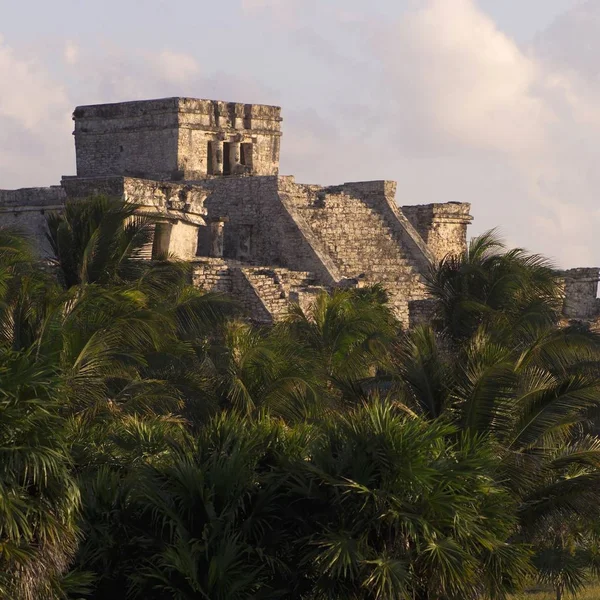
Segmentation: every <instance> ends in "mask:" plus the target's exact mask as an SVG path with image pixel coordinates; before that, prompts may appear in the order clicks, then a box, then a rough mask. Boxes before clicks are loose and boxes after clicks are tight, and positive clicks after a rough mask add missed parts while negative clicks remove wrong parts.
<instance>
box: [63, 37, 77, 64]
mask: <svg viewBox="0 0 600 600" xmlns="http://www.w3.org/2000/svg"><path fill="white" fill-rule="evenodd" d="M63 54H64V59H65V62H66V63H67V64H68V65H74V64H75V63H76V62H77V59H78V58H79V46H78V45H77V44H76V43H75V42H73V41H71V40H67V41H66V42H65V48H64V53H63Z"/></svg>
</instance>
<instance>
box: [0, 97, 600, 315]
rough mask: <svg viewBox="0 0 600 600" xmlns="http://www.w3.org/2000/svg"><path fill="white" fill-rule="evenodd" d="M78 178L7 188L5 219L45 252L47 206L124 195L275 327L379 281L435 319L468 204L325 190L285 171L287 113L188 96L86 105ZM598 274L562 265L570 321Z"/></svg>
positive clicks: (389, 188) (212, 280)
mask: <svg viewBox="0 0 600 600" xmlns="http://www.w3.org/2000/svg"><path fill="white" fill-rule="evenodd" d="M73 120H74V121H75V131H74V136H75V147H76V157H77V175H76V176H64V177H63V179H62V182H61V185H60V186H53V187H49V188H28V189H20V190H0V225H16V226H19V227H21V228H22V229H25V230H26V231H28V232H30V233H31V234H32V235H33V236H34V237H35V239H36V240H37V243H38V246H39V250H40V253H41V254H42V255H48V254H49V252H50V249H49V247H48V245H47V243H46V241H45V234H44V227H45V213H46V212H48V211H56V210H61V208H62V206H63V205H64V202H65V199H66V198H73V199H77V198H85V197H87V196H89V195H91V194H96V193H102V194H107V195H110V196H117V197H122V198H124V199H126V200H128V201H130V202H133V203H135V204H137V205H138V206H139V207H140V212H143V213H147V214H151V215H153V216H154V217H155V218H157V223H156V226H155V228H154V234H153V235H154V238H153V242H152V243H151V244H150V245H149V246H148V248H146V249H145V250H144V252H143V253H142V256H144V257H147V258H148V259H151V258H152V257H153V256H158V255H159V254H162V253H164V252H168V253H170V254H172V255H173V256H176V257H178V258H180V259H183V260H187V261H190V262H191V263H192V265H193V281H194V284H195V285H198V286H200V287H202V288H205V289H208V290H216V291H219V292H225V293H229V294H233V295H234V296H235V297H236V298H238V299H240V300H241V301H242V303H243V304H244V305H245V306H246V308H247V309H248V311H249V312H250V314H251V316H252V317H253V318H254V319H255V320H256V321H260V322H265V323H271V322H273V321H275V320H278V319H281V318H282V317H284V316H285V315H286V313H287V311H288V310H289V307H290V305H291V303H298V304H300V306H303V307H305V306H307V305H309V304H310V303H311V302H312V300H313V299H314V297H315V295H316V294H318V293H320V292H321V291H322V290H324V289H327V290H331V289H333V288H335V287H351V286H362V285H365V284H371V283H381V284H382V285H383V286H385V288H386V289H387V291H388V294H389V296H390V301H391V304H392V306H393V308H394V310H395V312H396V314H397V315H398V317H399V318H400V319H401V320H402V322H403V323H404V324H405V325H407V326H409V325H411V324H413V323H415V322H417V321H419V320H422V319H425V318H427V316H428V315H429V314H430V311H431V307H430V302H429V301H428V299H427V293H426V289H425V281H424V276H425V275H426V273H427V272H428V270H429V268H430V266H431V265H432V264H433V263H434V262H435V261H437V260H440V259H441V258H443V257H444V256H446V255H447V254H457V253H460V252H462V251H463V250H464V249H465V248H466V234H467V225H468V224H469V223H470V222H471V220H472V217H471V216H470V214H469V209H470V205H469V204H467V203H456V202H449V203H444V204H427V205H414V206H403V207H398V206H397V205H396V202H395V193H396V183H395V182H393V181H368V182H353V183H344V184H342V185H337V186H329V187H321V186H318V185H306V184H300V183H296V182H295V180H294V178H293V177H291V176H281V175H279V150H280V140H281V109H280V108H279V107H276V106H264V105H257V104H237V103H229V102H220V101H215V100H197V99H193V98H165V99H162V100H147V101H139V102H122V103H118V104H100V105H91V106H79V107H77V108H76V109H75V111H74V113H73ZM598 279H599V270H598V269H572V270H570V271H567V272H566V273H565V296H566V300H565V316H566V317H567V318H571V319H586V320H591V319H593V318H595V317H596V315H597V313H598V301H597V300H596V291H597V285H598Z"/></svg>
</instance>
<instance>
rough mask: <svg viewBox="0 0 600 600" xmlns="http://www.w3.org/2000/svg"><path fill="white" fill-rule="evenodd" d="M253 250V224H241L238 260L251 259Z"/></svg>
mask: <svg viewBox="0 0 600 600" xmlns="http://www.w3.org/2000/svg"><path fill="white" fill-rule="evenodd" d="M251 252H252V225H240V229H239V237H238V244H237V252H236V254H237V258H238V260H250V257H251Z"/></svg>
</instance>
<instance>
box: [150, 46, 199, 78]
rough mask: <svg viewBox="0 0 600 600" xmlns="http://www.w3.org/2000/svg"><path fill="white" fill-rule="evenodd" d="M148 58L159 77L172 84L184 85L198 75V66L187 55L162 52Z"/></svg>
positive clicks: (169, 51)
mask: <svg viewBox="0 0 600 600" xmlns="http://www.w3.org/2000/svg"><path fill="white" fill-rule="evenodd" d="M150 58H151V60H152V61H153V62H154V64H155V65H156V67H157V68H158V69H159V72H160V75H161V76H162V77H163V78H164V79H166V80H167V81H169V82H172V83H178V84H181V83H184V82H186V81H188V80H189V79H190V78H194V77H197V76H198V74H199V73H200V65H199V64H198V62H197V61H196V59H195V58H193V57H192V56H190V55H189V54H184V53H182V52H173V51H172V50H163V51H162V52H160V53H159V54H158V55H157V56H154V57H152V56H151V57H150Z"/></svg>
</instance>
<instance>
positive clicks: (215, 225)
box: [209, 217, 227, 258]
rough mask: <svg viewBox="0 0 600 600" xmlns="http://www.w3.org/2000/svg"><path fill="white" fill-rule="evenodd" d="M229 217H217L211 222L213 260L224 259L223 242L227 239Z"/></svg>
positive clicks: (210, 252) (211, 254)
mask: <svg viewBox="0 0 600 600" xmlns="http://www.w3.org/2000/svg"><path fill="white" fill-rule="evenodd" d="M226 222H227V217H217V218H216V219H212V220H211V221H210V251H209V254H210V256H212V257H213V258H222V257H223V242H224V238H225V235H224V234H225V223H226Z"/></svg>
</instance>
